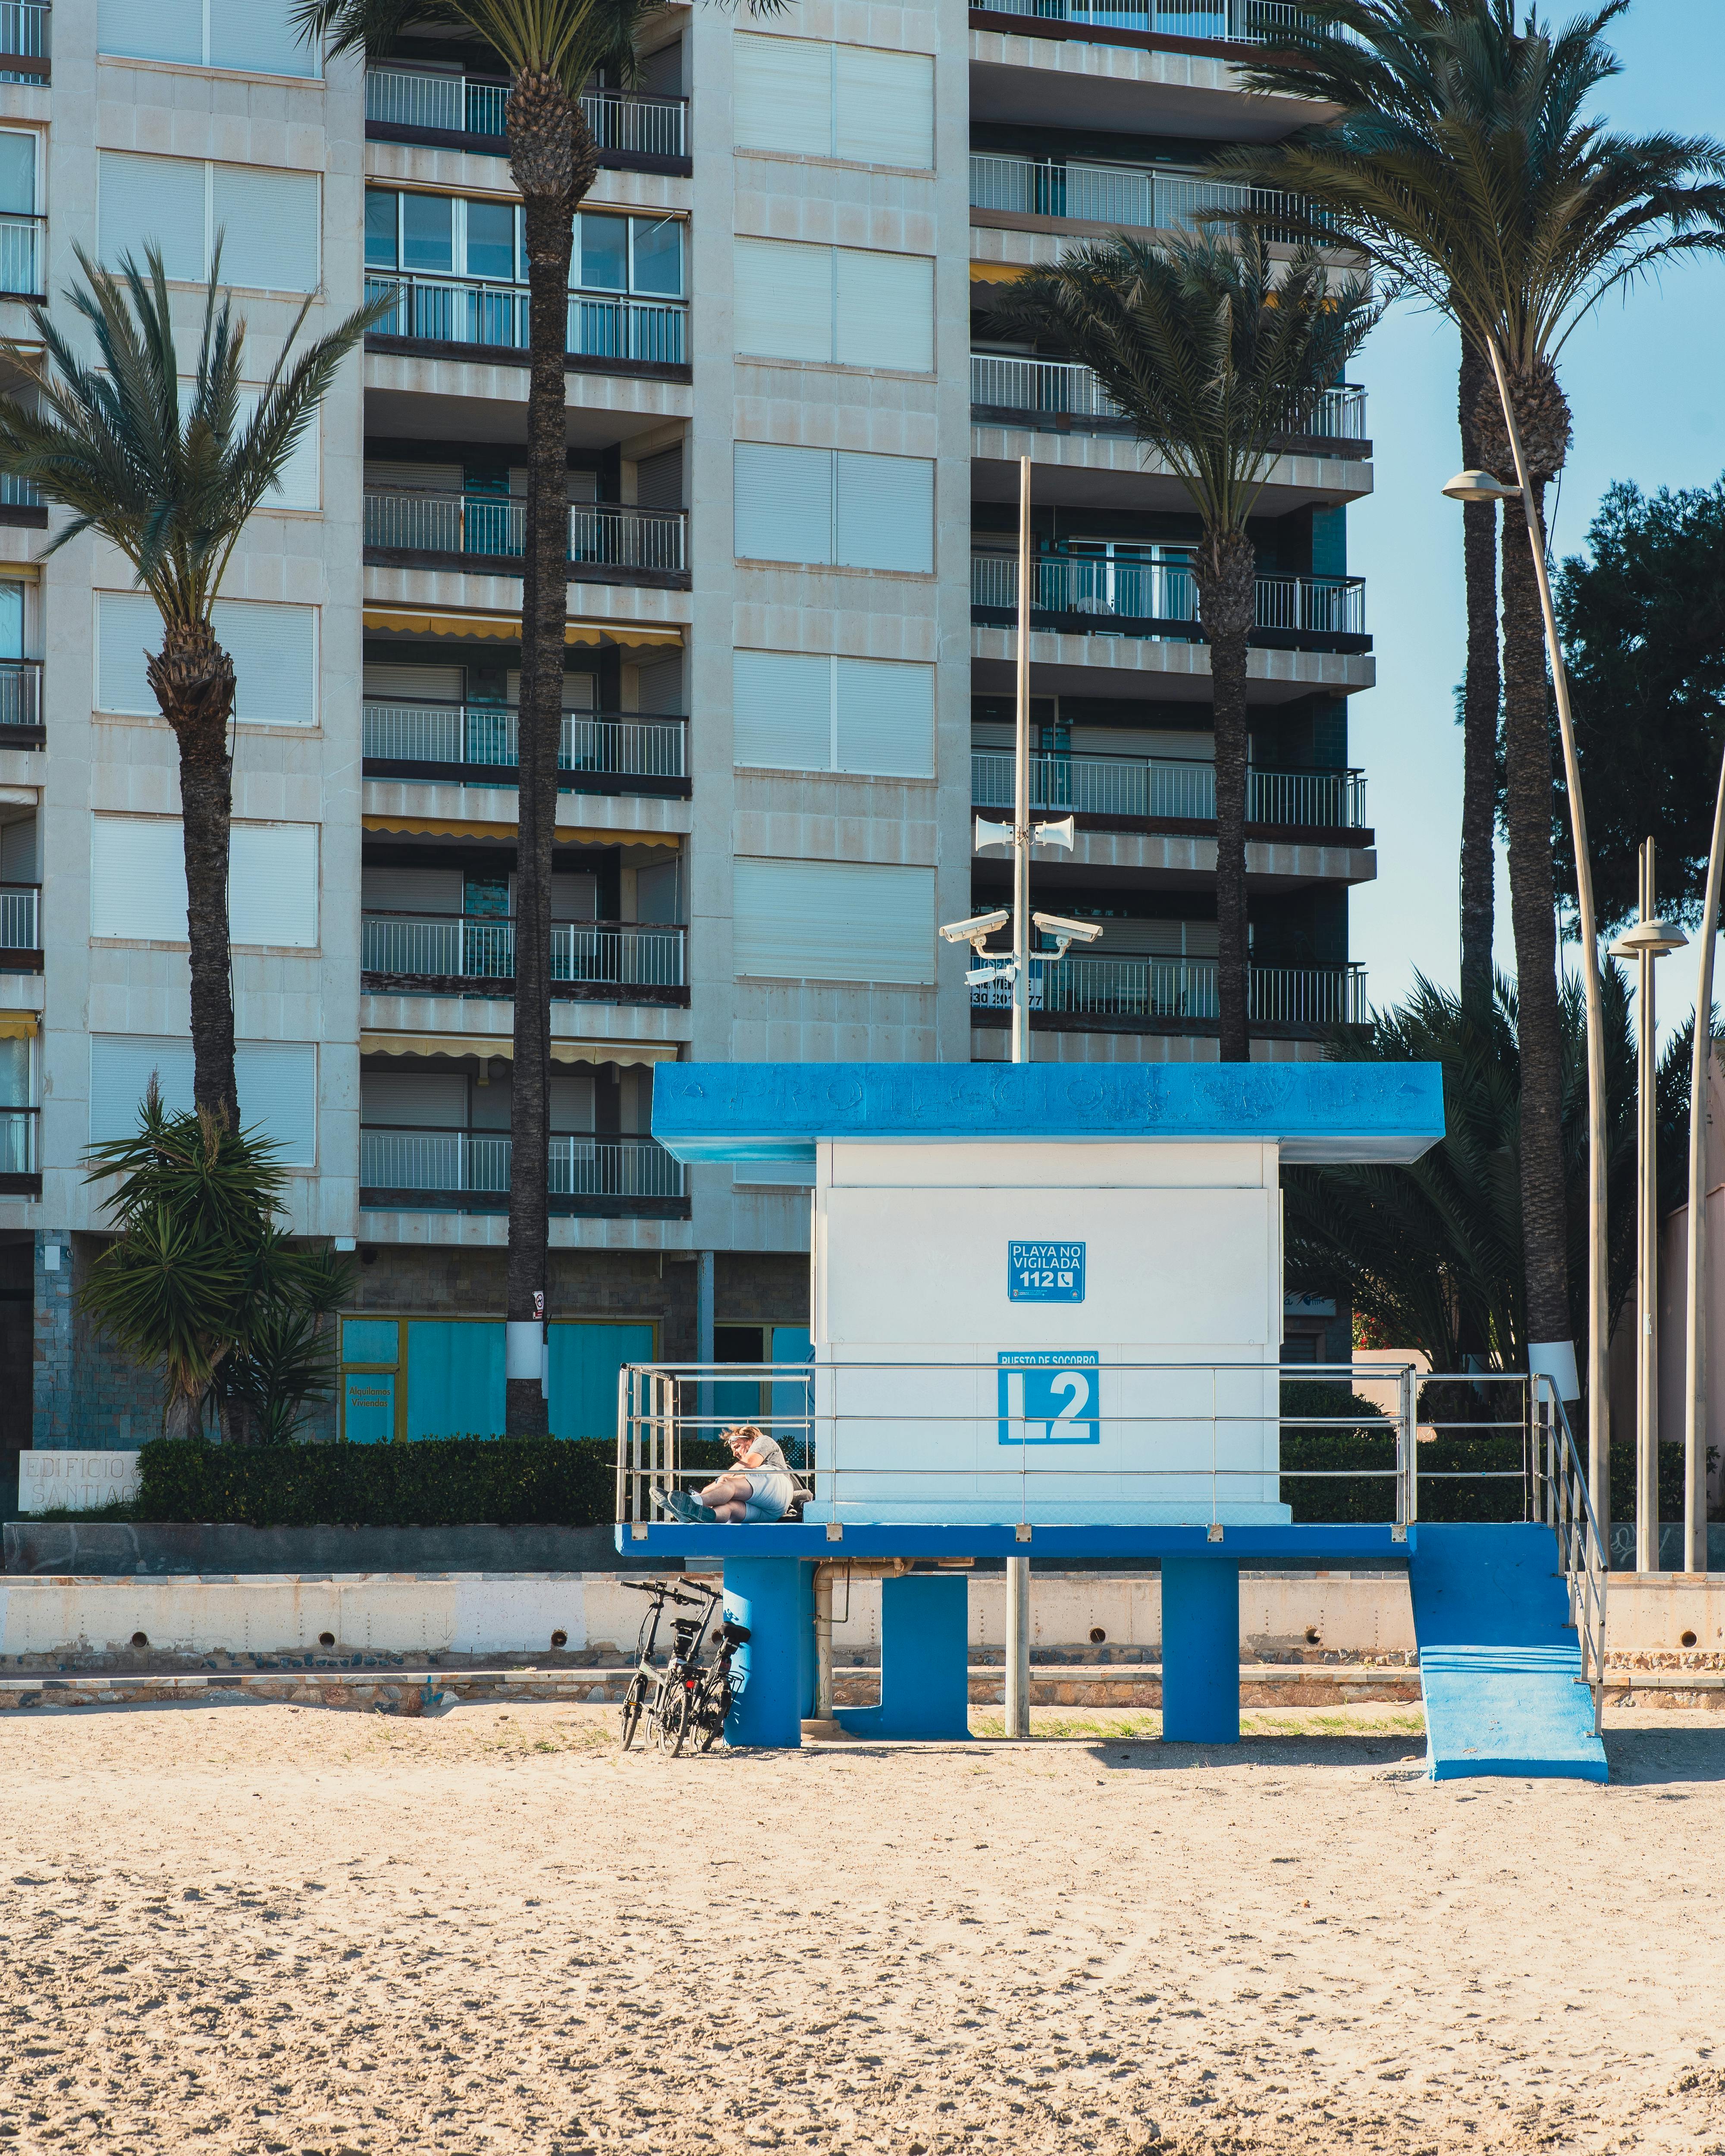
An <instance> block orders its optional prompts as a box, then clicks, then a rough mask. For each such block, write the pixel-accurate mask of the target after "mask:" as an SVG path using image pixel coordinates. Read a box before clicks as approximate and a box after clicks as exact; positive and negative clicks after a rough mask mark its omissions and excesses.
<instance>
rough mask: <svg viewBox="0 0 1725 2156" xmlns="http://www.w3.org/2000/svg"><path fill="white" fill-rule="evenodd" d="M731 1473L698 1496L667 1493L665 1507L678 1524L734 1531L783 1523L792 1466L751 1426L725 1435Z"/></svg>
mask: <svg viewBox="0 0 1725 2156" xmlns="http://www.w3.org/2000/svg"><path fill="white" fill-rule="evenodd" d="M723 1435H724V1440H725V1442H726V1445H729V1446H730V1448H731V1456H732V1459H733V1460H735V1461H736V1462H737V1466H736V1467H735V1468H733V1469H732V1470H731V1471H729V1472H728V1473H726V1474H724V1475H721V1476H720V1477H719V1479H718V1480H717V1481H716V1482H709V1483H708V1484H707V1486H706V1489H704V1490H702V1491H700V1492H699V1494H698V1495H697V1496H692V1497H691V1496H690V1494H689V1492H688V1491H686V1490H670V1491H667V1492H666V1493H665V1504H666V1505H667V1506H668V1507H669V1508H670V1511H672V1512H675V1514H676V1516H677V1517H678V1518H679V1519H680V1520H686V1521H688V1522H690V1523H691V1525H701V1526H705V1525H708V1524H711V1523H712V1522H720V1523H721V1524H724V1525H726V1526H734V1525H736V1524H737V1523H738V1522H742V1521H747V1522H749V1523H750V1524H751V1525H753V1524H755V1523H756V1522H763V1521H767V1520H782V1519H783V1517H784V1516H785V1514H786V1512H788V1511H789V1509H790V1507H791V1506H792V1504H793V1502H794V1501H795V1499H796V1496H797V1494H798V1492H797V1485H796V1482H795V1481H794V1479H793V1476H792V1474H791V1466H790V1462H789V1461H788V1460H787V1459H786V1458H785V1456H784V1455H783V1452H781V1451H780V1450H779V1449H778V1445H775V1444H774V1442H773V1440H772V1439H771V1438H770V1437H768V1435H767V1433H766V1432H765V1431H764V1430H757V1429H756V1427H755V1425H754V1424H753V1423H744V1424H741V1425H740V1426H739V1427H738V1428H737V1429H735V1430H726V1431H725V1432H724V1433H723Z"/></svg>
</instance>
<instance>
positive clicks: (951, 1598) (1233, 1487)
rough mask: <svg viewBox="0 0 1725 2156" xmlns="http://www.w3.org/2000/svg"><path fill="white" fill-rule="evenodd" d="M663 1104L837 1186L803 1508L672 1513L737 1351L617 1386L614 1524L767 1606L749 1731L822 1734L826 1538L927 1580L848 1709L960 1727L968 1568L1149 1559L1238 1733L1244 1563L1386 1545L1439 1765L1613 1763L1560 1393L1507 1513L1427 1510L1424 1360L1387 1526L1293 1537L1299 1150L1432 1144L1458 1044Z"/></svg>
mask: <svg viewBox="0 0 1725 2156" xmlns="http://www.w3.org/2000/svg"><path fill="white" fill-rule="evenodd" d="M653 1128H654V1134H655V1137H657V1138H658V1139H659V1140H660V1142H661V1143H662V1144H663V1145H665V1147H667V1148H668V1149H669V1150H670V1152H672V1153H674V1154H675V1155H676V1156H677V1158H680V1159H681V1160H684V1161H687V1162H691V1163H719V1162H723V1163H735V1162H768V1161H770V1162H783V1163H803V1164H804V1165H805V1166H806V1167H807V1168H808V1169H809V1174H810V1178H811V1181H812V1183H813V1186H814V1203H813V1239H812V1254H811V1265H812V1278H811V1294H810V1302H811V1325H810V1331H811V1337H812V1342H813V1347H812V1360H811V1362H810V1363H809V1365H808V1366H807V1367H806V1368H790V1369H787V1368H786V1367H785V1366H783V1365H778V1366H777V1367H775V1368H772V1369H770V1370H763V1371H762V1372H761V1373H758V1374H759V1376H760V1378H761V1380H762V1384H763V1386H766V1387H770V1390H768V1391H767V1392H765V1393H763V1395H762V1397H763V1399H767V1400H769V1401H770V1419H771V1421H772V1424H773V1429H774V1432H775V1434H776V1435H778V1438H779V1439H780V1441H781V1442H782V1443H783V1445H784V1446H785V1450H786V1451H787V1454H788V1455H789V1456H790V1457H791V1458H792V1459H793V1460H794V1461H796V1462H797V1463H798V1467H799V1471H800V1474H801V1479H802V1480H803V1482H804V1483H805V1484H806V1485H807V1486H809V1488H811V1489H812V1491H813V1492H814V1496H813V1500H812V1501H811V1502H810V1503H809V1506H808V1507H807V1508H806V1511H805V1512H804V1513H803V1518H802V1519H801V1521H800V1522H796V1523H789V1522H778V1523H774V1524H770V1525H758V1526H707V1527H701V1526H687V1525H685V1524H683V1523H681V1522H678V1521H677V1520H675V1517H672V1516H670V1514H668V1513H667V1512H666V1510H665V1493H666V1492H667V1491H670V1490H671V1489H675V1488H688V1487H691V1486H696V1485H698V1484H700V1483H701V1482H702V1481H706V1480H707V1479H709V1477H710V1476H711V1472H712V1468H711V1466H710V1465H709V1464H707V1458H706V1456H701V1457H698V1458H691V1454H692V1452H693V1451H694V1441H695V1440H699V1439H702V1438H710V1437H711V1435H713V1434H714V1433H715V1432H716V1428H717V1425H718V1424H719V1422H720V1421H721V1419H722V1418H721V1417H720V1416H718V1415H717V1414H715V1412H714V1388H715V1384H716V1382H717V1381H718V1379H719V1377H720V1373H718V1372H717V1371H716V1370H715V1369H712V1368H697V1367H695V1366H689V1365H683V1366H671V1365H650V1366H649V1365H636V1366H631V1367H629V1368H627V1369H625V1370H624V1373H623V1375H622V1379H621V1399H620V1414H619V1455H618V1499H619V1502H618V1513H619V1519H618V1527H617V1538H618V1547H619V1550H620V1551H622V1552H623V1553H624V1554H625V1555H626V1556H629V1557H631V1558H638V1559H639V1560H641V1561H643V1562H644V1563H651V1562H652V1561H653V1560H654V1559H655V1558H672V1557H675V1558H699V1559H706V1560H709V1561H711V1560H712V1559H715V1558H716V1559H719V1560H721V1562H722V1563H723V1567H724V1580H725V1591H726V1604H727V1606H728V1607H729V1609H730V1610H731V1612H732V1614H733V1615H734V1616H736V1617H737V1618H738V1619H739V1620H741V1621H742V1622H743V1623H745V1624H747V1625H749V1626H750V1627H751V1628H752V1631H753V1635H754V1636H753V1638H752V1640H751V1641H750V1643H749V1645H748V1648H747V1650H746V1655H745V1671H744V1682H743V1684H742V1689H741V1691H740V1694H739V1697H738V1700H737V1705H736V1707H735V1709H734V1710H733V1715H732V1724H731V1727H730V1728H729V1730H728V1731H727V1734H728V1735H729V1737H730V1738H731V1741H732V1742H733V1743H743V1744H754V1745H767V1746H794V1745H796V1744H797V1743H799V1742H800V1729H801V1723H802V1721H803V1717H805V1716H806V1715H807V1714H809V1712H811V1710H812V1704H813V1696H814V1624H813V1609H814V1571H815V1568H816V1566H817V1565H818V1564H820V1563H831V1562H832V1561H834V1560H842V1561H848V1562H878V1561H880V1560H896V1561H898V1563H900V1564H901V1565H902V1566H904V1567H906V1570H904V1571H903V1573H901V1576H898V1577H892V1578H886V1580H885V1582H884V1584H883V1589H882V1671H881V1685H882V1694H881V1702H880V1706H879V1707H870V1708H865V1709H852V1710H848V1711H841V1718H842V1719H843V1720H845V1722H847V1724H848V1725H849V1726H850V1728H851V1729H852V1730H853V1732H855V1733H859V1734H861V1733H865V1732H867V1733H872V1734H875V1735H877V1736H880V1737H918V1738H964V1737H965V1736H966V1735H968V1724H967V1705H968V1697H967V1695H968V1686H967V1673H966V1661H967V1637H968V1625H967V1621H966V1620H967V1589H968V1582H967V1579H966V1578H965V1576H964V1573H963V1571H962V1570H955V1569H953V1568H955V1567H962V1566H963V1565H964V1564H965V1563H973V1562H975V1561H976V1560H978V1559H988V1558H1024V1557H1034V1558H1035V1559H1036V1560H1039V1561H1042V1562H1045V1563H1048V1564H1050V1565H1051V1566H1058V1565H1059V1564H1060V1563H1062V1562H1070V1561H1071V1560H1074V1559H1080V1560H1082V1559H1089V1558H1116V1559H1120V1558H1125V1559H1133V1558H1136V1559H1139V1560H1142V1561H1143V1562H1145V1563H1151V1562H1154V1563H1157V1564H1158V1565H1159V1567H1160V1570H1161V1575H1162V1596H1163V1731H1164V1735H1165V1736H1166V1737H1167V1738H1170V1739H1173V1740H1176V1741H1178V1740H1193V1741H1204V1742H1231V1741H1235V1740H1236V1739H1237V1738H1238V1736H1239V1732H1240V1693H1239V1621H1240V1620H1239V1579H1240V1568H1241V1566H1242V1564H1250V1565H1254V1566H1259V1567H1262V1566H1266V1565H1268V1566H1288V1567H1301V1566H1312V1565H1315V1566H1343V1565H1346V1564H1347V1563H1349V1562H1350V1561H1357V1560H1359V1559H1362V1558H1376V1559H1379V1560H1382V1559H1384V1558H1389V1559H1391V1560H1393V1561H1396V1562H1400V1563H1407V1564H1408V1565H1409V1569H1410V1572H1411V1573H1412V1575H1413V1589H1414V1610H1415V1621H1416V1625H1417V1626H1418V1627H1419V1630H1420V1644H1421V1650H1422V1664H1423V1666H1424V1672H1425V1674H1424V1683H1425V1691H1426V1703H1427V1713H1428V1723H1429V1727H1430V1729H1431V1732H1432V1757H1433V1763H1434V1771H1435V1772H1438V1773H1486V1772H1494V1771H1512V1772H1515V1773H1518V1774H1530V1773H1545V1774H1579V1775H1584V1776H1588V1777H1590V1778H1591V1777H1598V1778H1603V1775H1604V1756H1603V1753H1602V1752H1601V1750H1600V1748H1599V1738H1598V1735H1597V1728H1596V1708H1595V1707H1594V1703H1593V1702H1590V1700H1589V1692H1588V1690H1587V1689H1586V1688H1585V1681H1586V1680H1587V1677H1588V1672H1589V1668H1590V1669H1591V1672H1592V1677H1593V1679H1594V1680H1595V1681H1596V1680H1597V1677H1598V1675H1599V1663H1598V1654H1599V1651H1600V1650H1602V1646H1603V1611H1604V1601H1603V1593H1604V1584H1603V1583H1604V1574H1603V1568H1602V1565H1601V1564H1599V1563H1596V1562H1595V1559H1596V1558H1597V1557H1598V1549H1597V1543H1598V1537H1597V1535H1592V1536H1591V1539H1589V1537H1590V1519H1589V1515H1588V1513H1587V1507H1586V1493H1585V1491H1584V1487H1583V1486H1582V1484H1581V1480H1580V1473H1579V1461H1578V1460H1577V1459H1576V1456H1575V1453H1574V1445H1573V1442H1572V1441H1571V1440H1570V1438H1569V1435H1568V1424H1567V1422H1566V1421H1565V1419H1564V1418H1563V1408H1562V1404H1561V1403H1560V1402H1558V1401H1557V1400H1556V1399H1554V1398H1553V1396H1552V1394H1551V1389H1550V1387H1549V1385H1548V1384H1545V1383H1541V1382H1538V1381H1536V1382H1535V1383H1534V1384H1533V1385H1532V1389H1531V1400H1530V1407H1529V1412H1528V1416H1527V1451H1526V1462H1527V1491H1528V1497H1527V1515H1528V1517H1527V1521H1526V1522H1524V1523H1523V1524H1522V1525H1520V1526H1507V1527H1504V1526H1499V1527H1428V1528H1426V1529H1425V1530H1422V1529H1421V1528H1420V1524H1419V1518H1418V1461H1417V1448H1416V1445H1415V1439H1414V1408H1413V1394H1412V1387H1411V1384H1410V1383H1404V1384H1403V1385H1402V1386H1401V1387H1400V1407H1399V1412H1398V1413H1397V1414H1395V1415H1394V1416H1393V1417H1391V1418H1389V1422H1393V1424H1394V1429H1395V1431H1396V1435H1397V1440H1398V1441H1397V1445H1396V1466H1395V1468H1394V1496H1395V1501H1394V1517H1393V1518H1390V1519H1389V1520H1386V1521H1385V1522H1384V1523H1383V1524H1381V1525H1370V1526H1365V1525H1325V1524H1322V1523H1319V1524H1310V1523H1306V1524H1297V1525H1296V1523H1295V1522H1293V1519H1292V1516H1291V1508H1290V1507H1289V1506H1288V1505H1287V1504H1286V1503H1285V1502H1284V1501H1283V1500H1282V1494H1281V1460H1280V1443H1281V1371H1280V1368H1279V1358H1280V1342H1281V1322H1282V1311H1283V1283H1282V1264H1281V1194H1280V1189H1279V1171H1280V1168H1281V1163H1282V1162H1283V1161H1284V1160H1289V1161H1301V1162H1339V1161H1379V1162H1384V1163H1397V1162H1409V1161H1412V1160H1415V1159H1417V1158H1419V1156H1420V1154H1421V1153H1422V1152H1425V1150H1426V1148H1427V1147H1430V1145H1432V1144H1433V1143H1434V1142H1435V1141H1436V1140H1437V1139H1438V1138H1439V1137H1440V1136H1441V1134H1442V1130H1443V1098H1442V1088H1441V1083H1440V1072H1439V1070H1438V1069H1437V1068H1436V1066H1435V1065H1383V1064H1370V1065H1348V1064H1339V1063H1307V1064H1258V1065H1245V1064H1237V1065H1168V1064H1163V1065H1123V1066H1117V1067H1113V1068H1073V1067H1071V1066H1070V1065H1068V1066H1061V1065H1034V1064H1015V1065H941V1064H934V1065H906V1064H826V1065H823V1064H803V1063H799V1064H758V1063H757V1064H725V1065H703V1064H684V1065H673V1066H668V1067H665V1068H662V1069H661V1070H660V1073H659V1077H658V1081H657V1086H656V1088H655V1104H654V1118H653ZM722 1374H723V1377H724V1378H725V1379H726V1380H730V1381H732V1382H733V1383H734V1381H735V1380H736V1379H737V1378H738V1377H740V1376H743V1375H746V1374H747V1373H743V1372H741V1371H739V1370H738V1369H737V1368H735V1367H734V1366H726V1368H725V1370H724V1372H723V1373H722ZM1297 1374H1298V1375H1300V1376H1302V1377H1309V1376H1311V1375H1312V1374H1313V1373H1312V1371H1311V1370H1310V1369H1302V1370H1301V1371H1300V1372H1299V1373H1297ZM1337 1375H1338V1376H1341V1377H1342V1378H1343V1380H1344V1382H1345V1379H1346V1373H1345V1372H1343V1373H1337ZM1389 1422H1387V1423H1386V1426H1389ZM1386 1472H1388V1471H1386ZM1584 1649H1585V1650H1586V1654H1585V1655H1584ZM1589 1657H1591V1660H1590V1661H1589V1659H1588V1658H1589Z"/></svg>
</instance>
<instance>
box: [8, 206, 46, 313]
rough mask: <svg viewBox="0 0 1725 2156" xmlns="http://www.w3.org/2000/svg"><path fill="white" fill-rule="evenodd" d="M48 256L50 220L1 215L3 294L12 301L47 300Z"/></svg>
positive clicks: (18, 213) (23, 213)
mask: <svg viewBox="0 0 1725 2156" xmlns="http://www.w3.org/2000/svg"><path fill="white" fill-rule="evenodd" d="M47 252H48V219H47V218H45V217H36V216H33V215H31V214H29V213H28V212H26V211H23V210H13V209H9V210H5V211H0V294H3V295H5V296H6V297H7V298H8V299H13V300H39V299H41V298H43V297H44V291H43V285H42V265H43V262H44V258H45V256H46V254H47Z"/></svg>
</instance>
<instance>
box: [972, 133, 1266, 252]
mask: <svg viewBox="0 0 1725 2156" xmlns="http://www.w3.org/2000/svg"><path fill="white" fill-rule="evenodd" d="M970 202H971V207H972V208H973V209H989V210H1001V211H1004V212H1005V213H1007V214H1008V215H1009V216H1014V217H1058V218H1073V219H1077V220H1081V221H1082V222H1084V223H1090V224H1105V225H1107V226H1108V227H1110V228H1116V227H1117V226H1120V225H1136V226H1138V227H1140V228H1143V229H1146V230H1149V231H1154V232H1202V231H1204V230H1206V229H1208V228H1209V226H1210V225H1211V224H1213V223H1214V221H1215V220H1216V219H1217V218H1237V217H1240V216H1241V215H1243V214H1244V213H1246V212H1247V211H1250V212H1253V213H1256V214H1260V215H1265V216H1269V217H1289V216H1291V215H1293V214H1295V213H1301V214H1303V213H1306V212H1307V204H1306V203H1305V202H1304V201H1303V200H1302V198H1301V197H1299V196H1297V195H1291V194H1288V193H1286V192H1284V191H1283V190H1282V189H1281V188H1277V187H1250V186H1248V185H1246V184H1245V182H1241V181H1238V180H1215V179H1210V178H1208V177H1206V176H1205V175H1204V173H1202V172H1178V171H1173V170H1170V171H1151V170H1147V169H1145V168H1143V167H1135V166H1130V165H1085V164H1078V163H1074V162H1059V163H1056V162H1054V161H1052V160H1050V159H1042V158H1032V157H999V156H996V155H995V154H993V152H992V151H990V152H986V153H984V152H981V151H973V152H972V154H971V160H970ZM1270 236H1271V239H1276V238H1277V237H1279V236H1280V235H1279V234H1278V233H1277V232H1276V229H1275V228H1271V234H1270Z"/></svg>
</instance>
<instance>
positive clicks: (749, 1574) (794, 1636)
mask: <svg viewBox="0 0 1725 2156" xmlns="http://www.w3.org/2000/svg"><path fill="white" fill-rule="evenodd" d="M813 1580H814V1570H813V1568H812V1567H811V1566H809V1565H807V1564H803V1563H799V1562H798V1559H797V1558H793V1557H790V1558H786V1557H745V1558H727V1559H726V1563H725V1614H726V1616H727V1617H729V1618H732V1619H733V1620H735V1621H736V1622H737V1624H739V1625H747V1626H748V1628H749V1631H750V1633H751V1634H752V1637H751V1638H750V1639H749V1640H747V1642H746V1643H745V1645H742V1647H740V1648H739V1649H738V1650H737V1660H736V1661H735V1663H733V1665H732V1670H733V1677H732V1682H733V1683H734V1685H735V1686H736V1697H735V1699H734V1701H733V1702H732V1708H731V1713H730V1716H729V1717H728V1719H727V1720H726V1724H725V1741H726V1743H727V1744H748V1745H755V1746H757V1747H760V1748H764V1749H769V1750H779V1751H786V1752H794V1751H796V1750H797V1749H798V1747H799V1746H800V1745H801V1743H802V1742H803V1713H804V1712H805V1708H804V1706H803V1699H804V1695H805V1691H806V1689H807V1686H808V1684H809V1661H810V1647H809V1633H810V1631H811V1629H812V1621H811V1618H810V1615H809V1604H810V1598H811V1596H812V1594H813V1591H814V1590H813Z"/></svg>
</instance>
